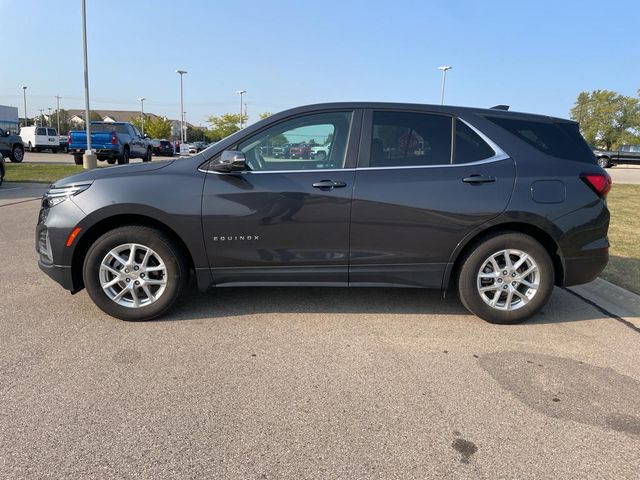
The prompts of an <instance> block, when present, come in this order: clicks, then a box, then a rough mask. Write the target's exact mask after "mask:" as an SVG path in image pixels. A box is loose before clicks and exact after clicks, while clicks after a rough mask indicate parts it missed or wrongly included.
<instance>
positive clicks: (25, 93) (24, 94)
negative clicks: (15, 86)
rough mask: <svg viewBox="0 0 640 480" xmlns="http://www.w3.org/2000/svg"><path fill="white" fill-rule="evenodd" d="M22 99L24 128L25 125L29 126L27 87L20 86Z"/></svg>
mask: <svg viewBox="0 0 640 480" xmlns="http://www.w3.org/2000/svg"><path fill="white" fill-rule="evenodd" d="M22 98H23V100H24V126H25V127H26V126H27V125H29V122H28V121H27V86H26V85H23V86H22Z"/></svg>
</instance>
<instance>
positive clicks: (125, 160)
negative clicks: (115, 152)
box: [118, 148, 129, 165]
mask: <svg viewBox="0 0 640 480" xmlns="http://www.w3.org/2000/svg"><path fill="white" fill-rule="evenodd" d="M127 163H129V149H128V148H125V149H124V151H123V152H122V155H120V156H119V157H118V165H126V164H127Z"/></svg>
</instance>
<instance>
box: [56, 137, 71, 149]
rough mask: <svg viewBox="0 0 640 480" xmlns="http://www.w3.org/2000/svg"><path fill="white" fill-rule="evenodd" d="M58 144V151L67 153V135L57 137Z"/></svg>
mask: <svg viewBox="0 0 640 480" xmlns="http://www.w3.org/2000/svg"><path fill="white" fill-rule="evenodd" d="M58 144H59V148H60V150H62V151H63V152H65V153H67V152H68V151H69V135H58Z"/></svg>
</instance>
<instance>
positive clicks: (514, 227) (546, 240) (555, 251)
mask: <svg viewBox="0 0 640 480" xmlns="http://www.w3.org/2000/svg"><path fill="white" fill-rule="evenodd" d="M509 232H517V233H524V234H525V235H529V236H530V237H532V238H534V239H536V240H537V241H538V242H540V244H541V245H542V246H543V247H544V248H545V250H546V251H547V253H548V254H549V257H551V261H552V262H553V269H554V272H555V279H554V283H555V285H562V284H563V282H564V266H563V263H562V259H561V258H560V252H559V248H558V244H557V243H556V242H555V240H554V239H553V238H552V237H551V235H549V234H548V233H547V232H545V231H544V230H542V229H540V228H538V227H535V226H533V225H530V224H526V223H516V222H514V223H503V224H500V225H495V226H493V227H490V228H487V229H486V230H483V231H482V232H480V233H478V234H477V235H476V236H475V237H473V238H472V239H471V240H470V241H469V242H468V243H467V244H466V245H465V246H464V248H463V249H462V250H461V251H460V253H459V254H458V256H457V257H456V260H455V262H454V266H453V269H452V270H451V275H450V277H449V287H450V288H451V287H453V285H454V283H455V281H456V279H457V278H458V272H459V271H460V268H461V267H462V261H463V259H464V258H465V257H466V255H467V253H469V252H470V251H471V250H473V249H474V248H475V247H476V246H477V245H478V244H479V243H480V242H482V241H483V240H484V239H486V238H487V237H491V236H494V235H496V234H499V233H509Z"/></svg>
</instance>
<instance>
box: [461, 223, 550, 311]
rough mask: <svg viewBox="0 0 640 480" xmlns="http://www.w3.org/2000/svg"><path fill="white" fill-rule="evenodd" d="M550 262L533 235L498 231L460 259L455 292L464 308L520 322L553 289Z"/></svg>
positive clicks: (544, 301) (541, 304) (539, 305)
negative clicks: (499, 232)
mask: <svg viewBox="0 0 640 480" xmlns="http://www.w3.org/2000/svg"><path fill="white" fill-rule="evenodd" d="M554 278H555V274H554V269H553V262H552V261H551V258H550V257H549V254H548V253H547V251H546V250H545V248H544V247H543V246H542V245H541V244H540V243H539V242H538V241H536V240H535V239H534V238H532V237H530V236H528V235H524V234H521V233H515V232H514V233H502V234H498V235H495V236H493V237H489V238H487V239H486V240H484V241H483V242H481V243H480V244H478V245H477V246H476V247H475V248H474V249H473V250H472V251H471V252H470V253H468V254H467V255H466V257H465V258H464V259H463V260H462V267H461V268H460V271H459V275H458V293H459V296H460V300H461V301H462V304H463V305H464V306H465V308H466V309H467V310H469V311H470V312H472V313H474V314H475V315H477V316H478V317H480V318H482V319H484V320H487V321H488V322H491V323H498V324H514V323H520V322H522V321H524V320H526V319H527V318H529V317H531V316H532V315H535V314H536V313H537V312H538V311H540V309H541V308H542V307H543V306H544V305H545V304H546V303H547V301H548V300H549V297H550V296H551V293H552V291H553V283H554Z"/></svg>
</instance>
